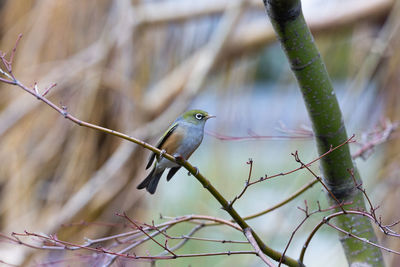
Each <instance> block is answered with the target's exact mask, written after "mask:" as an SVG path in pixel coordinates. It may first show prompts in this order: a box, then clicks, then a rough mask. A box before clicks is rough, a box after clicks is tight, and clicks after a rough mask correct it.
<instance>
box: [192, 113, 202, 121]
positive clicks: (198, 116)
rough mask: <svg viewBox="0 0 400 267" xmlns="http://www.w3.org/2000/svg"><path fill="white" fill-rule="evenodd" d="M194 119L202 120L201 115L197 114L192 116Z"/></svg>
mask: <svg viewBox="0 0 400 267" xmlns="http://www.w3.org/2000/svg"><path fill="white" fill-rule="evenodd" d="M194 117H195V118H196V119H198V120H201V119H203V114H200V113H197V114H196V115H194Z"/></svg>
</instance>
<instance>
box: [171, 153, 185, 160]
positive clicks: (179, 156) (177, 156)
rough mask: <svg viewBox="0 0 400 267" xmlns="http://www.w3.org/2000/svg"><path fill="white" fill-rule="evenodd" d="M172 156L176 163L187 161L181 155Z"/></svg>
mask: <svg viewBox="0 0 400 267" xmlns="http://www.w3.org/2000/svg"><path fill="white" fill-rule="evenodd" d="M172 156H173V157H174V158H175V161H176V162H182V161H184V160H185V159H184V158H183V157H182V155H180V154H173V155H172Z"/></svg>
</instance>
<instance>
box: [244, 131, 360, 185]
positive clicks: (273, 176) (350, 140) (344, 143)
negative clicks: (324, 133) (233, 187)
mask: <svg viewBox="0 0 400 267" xmlns="http://www.w3.org/2000/svg"><path fill="white" fill-rule="evenodd" d="M354 136H355V135H354V134H353V135H352V136H351V137H350V138H349V139H347V140H346V141H345V142H343V143H342V144H340V145H338V146H336V147H332V146H331V147H330V149H329V150H328V151H326V152H325V153H324V154H322V155H321V156H319V157H318V158H316V159H314V160H312V161H310V162H309V163H307V164H304V166H300V167H299V168H296V169H293V170H291V171H288V172H281V173H278V174H275V175H272V176H267V175H265V176H264V177H261V178H260V179H258V180H257V181H254V182H250V183H249V186H250V185H253V184H256V183H259V182H262V181H265V180H268V179H272V178H276V177H280V176H286V175H289V174H292V173H294V172H297V171H299V170H302V169H304V168H305V167H306V166H307V167H309V166H311V165H312V164H313V163H314V162H317V161H318V160H320V159H322V158H323V157H325V156H326V155H328V154H330V153H332V152H333V151H335V150H336V149H339V148H340V147H342V146H344V145H346V144H349V143H353V142H354Z"/></svg>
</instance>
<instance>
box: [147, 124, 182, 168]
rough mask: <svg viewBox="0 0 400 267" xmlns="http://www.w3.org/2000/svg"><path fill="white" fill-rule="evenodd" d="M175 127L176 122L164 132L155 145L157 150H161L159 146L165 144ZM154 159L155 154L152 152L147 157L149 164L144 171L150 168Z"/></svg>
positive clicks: (176, 125)
mask: <svg viewBox="0 0 400 267" xmlns="http://www.w3.org/2000/svg"><path fill="white" fill-rule="evenodd" d="M176 127H178V122H175V123H173V124H172V125H171V126H170V127H169V128H168V130H167V131H166V132H165V134H164V135H163V136H161V138H160V139H159V140H158V142H157V144H156V147H157V148H158V149H160V148H161V146H162V145H163V144H164V143H165V141H166V140H167V139H168V137H169V136H170V135H171V134H172V133H173V132H174V131H175V129H176ZM155 157H156V153H154V152H153V153H151V154H150V156H149V162H148V163H147V166H146V170H147V169H148V168H150V166H151V164H152V163H153V161H154V158H155Z"/></svg>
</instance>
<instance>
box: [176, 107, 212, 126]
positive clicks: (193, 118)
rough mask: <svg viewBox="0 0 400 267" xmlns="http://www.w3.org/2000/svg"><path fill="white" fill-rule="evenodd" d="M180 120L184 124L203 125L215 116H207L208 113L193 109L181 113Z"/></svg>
mask: <svg viewBox="0 0 400 267" xmlns="http://www.w3.org/2000/svg"><path fill="white" fill-rule="evenodd" d="M181 118H182V120H184V121H185V122H189V123H193V124H196V125H198V124H204V123H205V122H206V121H207V120H208V119H210V118H215V116H213V115H211V114H208V112H206V111H203V110H200V109H193V110H189V111H186V112H185V113H183V114H182V116H181Z"/></svg>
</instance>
